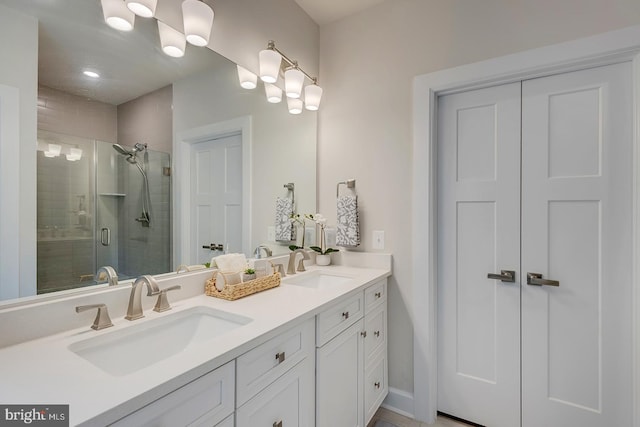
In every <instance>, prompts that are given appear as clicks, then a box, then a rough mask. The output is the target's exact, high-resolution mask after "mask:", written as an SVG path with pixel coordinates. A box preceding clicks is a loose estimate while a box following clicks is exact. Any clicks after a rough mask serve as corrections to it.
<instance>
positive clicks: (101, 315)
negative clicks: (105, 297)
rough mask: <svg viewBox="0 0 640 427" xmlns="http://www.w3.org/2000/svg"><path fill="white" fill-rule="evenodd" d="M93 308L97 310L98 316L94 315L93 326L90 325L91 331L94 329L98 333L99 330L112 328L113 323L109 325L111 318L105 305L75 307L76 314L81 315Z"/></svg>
mask: <svg viewBox="0 0 640 427" xmlns="http://www.w3.org/2000/svg"><path fill="white" fill-rule="evenodd" d="M94 308H97V309H98V314H96V318H95V320H94V321H93V325H91V329H95V330H96V331H99V330H100V329H104V328H108V327H110V326H113V323H111V318H110V317H109V310H108V309H107V305H106V304H89V305H79V306H77V307H76V313H82V312H83V311H87V310H91V309H94Z"/></svg>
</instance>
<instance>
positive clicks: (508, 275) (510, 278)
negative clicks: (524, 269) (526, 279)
mask: <svg viewBox="0 0 640 427" xmlns="http://www.w3.org/2000/svg"><path fill="white" fill-rule="evenodd" d="M487 279H495V280H500V281H503V282H515V281H516V272H515V271H513V270H500V274H494V273H489V274H487Z"/></svg>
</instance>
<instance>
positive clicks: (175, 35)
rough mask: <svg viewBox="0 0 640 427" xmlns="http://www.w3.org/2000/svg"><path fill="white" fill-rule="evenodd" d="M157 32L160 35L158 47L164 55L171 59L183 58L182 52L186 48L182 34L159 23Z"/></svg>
mask: <svg viewBox="0 0 640 427" xmlns="http://www.w3.org/2000/svg"><path fill="white" fill-rule="evenodd" d="M158 32H159V33H160V45H161V46H162V51H163V52H164V53H166V54H167V55H169V56H171V57H173V58H180V57H182V56H184V50H185V48H186V46H187V41H186V39H185V36H184V34H182V33H181V32H180V31H178V30H175V29H173V28H171V27H170V26H168V25H167V24H165V23H164V22H161V21H158Z"/></svg>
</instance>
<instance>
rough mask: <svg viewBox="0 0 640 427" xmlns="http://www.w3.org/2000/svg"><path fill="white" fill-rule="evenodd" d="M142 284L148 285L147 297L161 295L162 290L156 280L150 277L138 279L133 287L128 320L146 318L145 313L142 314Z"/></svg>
mask: <svg viewBox="0 0 640 427" xmlns="http://www.w3.org/2000/svg"><path fill="white" fill-rule="evenodd" d="M142 284H145V285H147V296H153V295H158V294H160V288H158V282H156V279H154V278H153V277H151V276H149V275H144V276H140V277H138V278H137V279H136V281H135V282H133V285H132V287H131V296H129V308H128V309H127V315H126V316H124V318H125V319H127V320H136V319H140V318H142V317H144V313H143V312H142V289H141V285H142Z"/></svg>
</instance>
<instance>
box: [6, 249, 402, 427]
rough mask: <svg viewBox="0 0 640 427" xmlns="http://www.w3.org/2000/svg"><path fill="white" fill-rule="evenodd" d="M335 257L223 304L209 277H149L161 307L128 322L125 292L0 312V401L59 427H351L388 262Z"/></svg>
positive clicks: (374, 379)
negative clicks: (39, 409) (162, 298)
mask: <svg viewBox="0 0 640 427" xmlns="http://www.w3.org/2000/svg"><path fill="white" fill-rule="evenodd" d="M334 260H335V261H336V263H337V264H338V265H332V266H328V267H319V266H315V265H309V266H308V267H307V271H306V272H302V273H297V274H295V275H288V276H287V277H284V278H283V279H282V283H281V285H280V286H279V287H277V288H274V289H270V290H267V291H264V292H260V293H257V294H254V295H250V296H248V297H245V298H242V299H239V300H236V301H226V300H221V299H217V298H212V297H208V296H206V295H205V294H204V282H205V281H206V279H207V278H209V277H210V276H211V271H210V270H200V271H196V272H192V273H185V274H179V275H178V274H175V273H174V274H167V275H161V276H157V277H156V279H157V282H158V284H159V287H160V289H166V288H169V287H173V286H176V285H180V286H181V289H179V290H174V291H172V292H171V293H170V295H169V300H170V302H171V306H172V309H171V310H169V311H165V312H155V311H153V310H152V308H153V304H154V303H155V298H152V297H147V296H146V293H143V297H142V304H143V312H144V317H143V318H141V319H138V320H135V321H129V320H125V318H124V314H125V311H126V302H127V299H128V297H129V294H130V291H131V285H118V286H111V287H105V288H104V289H103V290H101V291H97V292H96V291H94V292H92V293H90V294H81V293H80V294H78V293H74V294H69V296H67V297H62V298H56V299H52V300H50V301H41V302H37V303H32V304H29V305H26V306H15V307H9V308H4V309H3V310H0V322H1V323H0V324H2V325H3V329H4V330H6V331H7V334H5V333H4V332H3V340H2V344H3V346H4V347H3V348H0V360H1V361H2V363H1V364H0V378H2V384H3V386H2V387H1V388H0V402H2V403H3V404H68V405H70V414H69V415H70V425H85V426H102V425H116V426H143V425H154V426H156V425H158V426H160V425H162V426H164V425H166V426H180V425H194V426H195V425H197V426H223V427H233V426H237V427H256V426H267V427H272V426H273V427H290V426H305V427H312V426H314V425H315V426H318V427H320V426H340V425H345V426H347V425H348V426H362V427H364V426H365V425H366V423H367V422H368V421H369V420H370V419H371V417H372V416H373V414H374V413H375V411H376V410H377V408H378V407H379V406H380V404H381V403H382V400H383V399H384V397H385V396H386V394H387V391H388V385H387V337H386V336H387V334H386V324H387V295H386V286H387V277H389V276H390V275H391V256H390V255H386V254H365V253H344V252H343V253H340V254H336V256H335V258H334ZM86 304H105V305H106V306H107V307H108V308H109V312H110V314H111V319H112V322H113V326H112V327H108V328H105V329H101V330H93V329H91V328H90V326H91V322H92V320H93V317H94V316H95V312H94V311H89V312H86V313H79V314H76V313H75V310H74V307H75V306H78V305H86ZM54 324H55V325H54ZM52 325H53V326H52ZM80 325H82V326H80Z"/></svg>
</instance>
